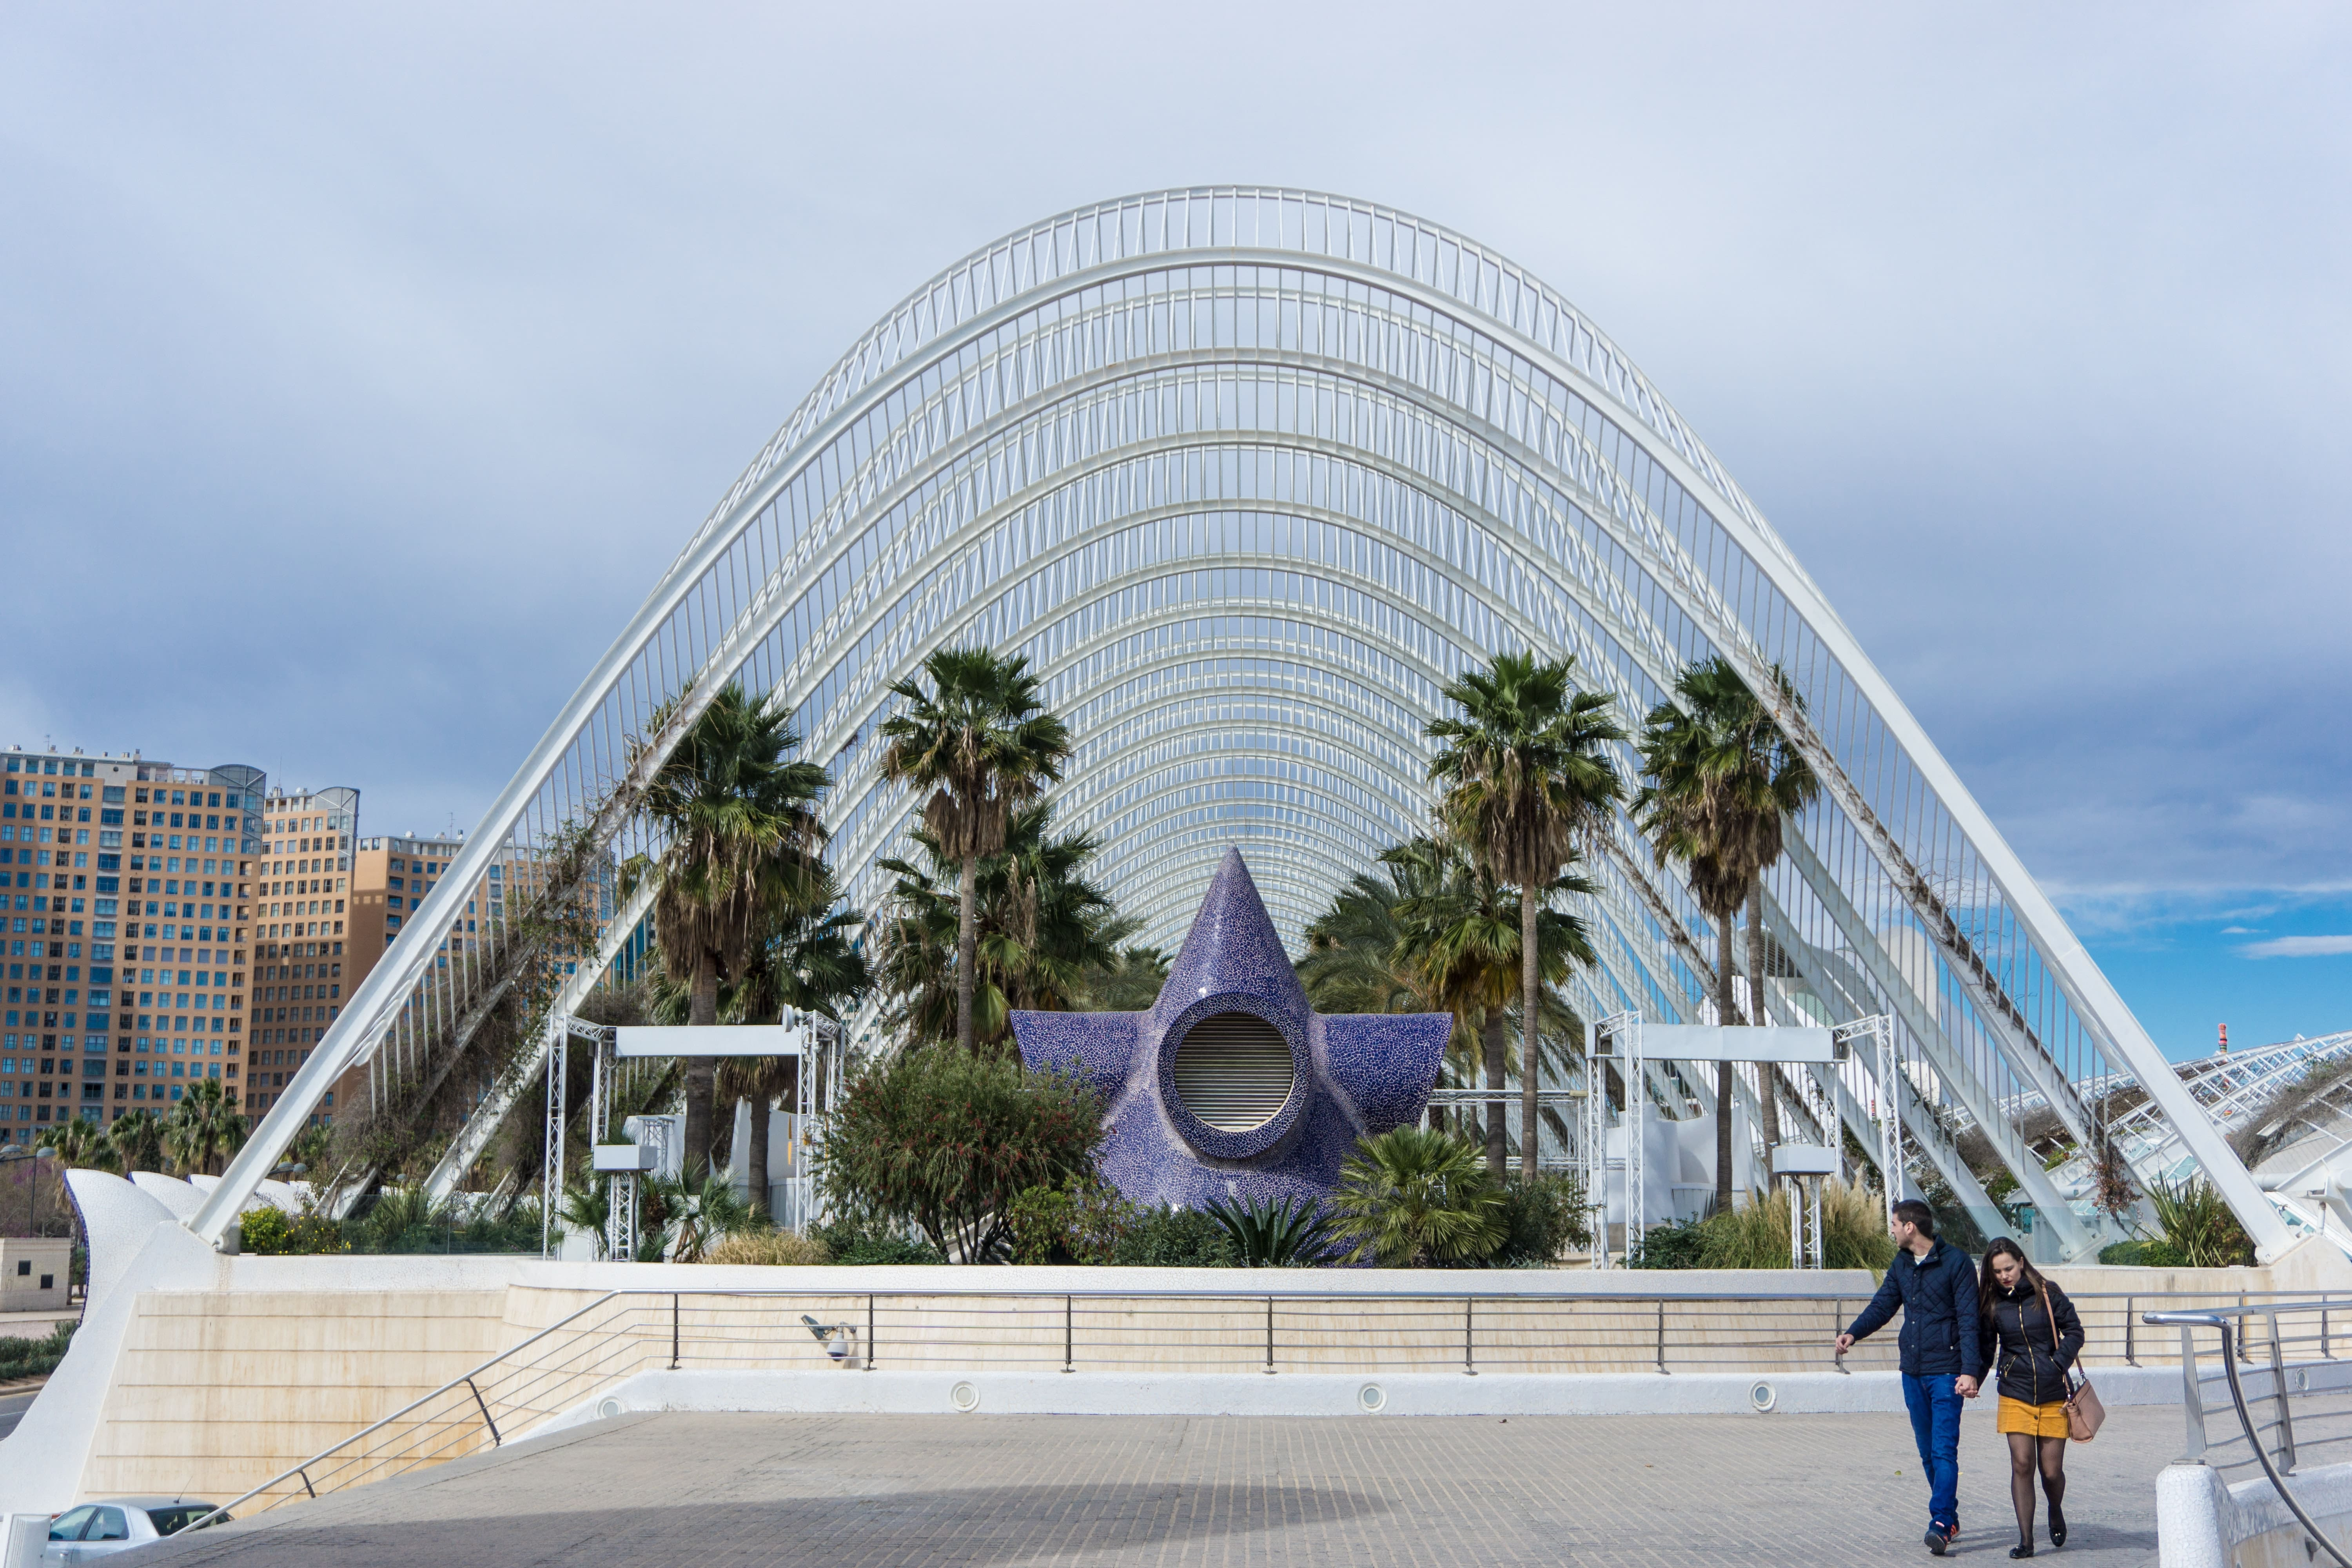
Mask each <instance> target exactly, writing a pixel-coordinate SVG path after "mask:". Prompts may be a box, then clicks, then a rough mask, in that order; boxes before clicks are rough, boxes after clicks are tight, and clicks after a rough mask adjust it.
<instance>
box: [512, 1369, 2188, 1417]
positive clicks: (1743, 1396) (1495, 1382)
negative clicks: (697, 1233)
mask: <svg viewBox="0 0 2352 1568" xmlns="http://www.w3.org/2000/svg"><path fill="white" fill-rule="evenodd" d="M1368 1388H1370V1389H1376V1390H1378V1391H1379V1393H1378V1405H1377V1409H1375V1408H1373V1407H1371V1406H1370V1405H1367V1403H1366V1395H1365V1390H1366V1389H1368ZM959 1389H962V1390H967V1391H969V1393H968V1394H966V1395H965V1398H964V1399H962V1400H960V1399H959V1398H958V1390H959ZM1759 1390H1760V1391H1762V1392H1759ZM2099 1393H2100V1394H2101V1395H2102V1396H2103V1397H2104V1398H2105V1400H2106V1402H2107V1403H2108V1404H2109V1405H2167V1404H2174V1403H2177V1402H2178V1401H2179V1397H2180V1374H2179V1373H2177V1372H2173V1371H2170V1370H2169V1369H2158V1368H2148V1369H2146V1370H2144V1371H2135V1370H2134V1369H2131V1368H2127V1367H2126V1368H2102V1369H2101V1370H2100V1373H2099ZM972 1396H976V1397H977V1399H978V1401H979V1403H978V1404H977V1405H972V1404H969V1403H967V1402H966V1401H968V1400H969V1399H970V1398H971V1397H972ZM1903 1407H1904V1406H1903V1385H1902V1382H1901V1380H1900V1379H1899V1378H1898V1377H1897V1376H1896V1374H1895V1373H1891V1372H1858V1373H1834V1372H1792V1373H1675V1374H1673V1375H1672V1376H1660V1375H1659V1374H1657V1373H1549V1374H1546V1373H1481V1374H1480V1375H1478V1376H1476V1377H1465V1376H1464V1375H1463V1374H1462V1373H1429V1372H1420V1373H1377V1372H1367V1373H1302V1372H1284V1373H1276V1374H1275V1375H1273V1376H1271V1377H1269V1376H1267V1375H1265V1373H1107V1372H1076V1373H1062V1372H991V1371H989V1370H987V1369H986V1368H985V1367H970V1368H965V1369H962V1370H955V1369H950V1368H941V1369H939V1370H936V1371H929V1370H927V1371H919V1372H893V1371H891V1370H889V1368H888V1366H887V1357H886V1359H885V1364H884V1366H882V1367H881V1368H879V1369H877V1370H876V1371H873V1372H862V1371H854V1370H849V1369H844V1368H827V1369H824V1370H823V1371H815V1372H740V1371H721V1372H696V1371H686V1372H643V1373H636V1374H635V1375H634V1376H632V1377H628V1378H625V1379H623V1380H622V1381H621V1382H619V1383H617V1384H614V1385H613V1386H612V1387H610V1388H607V1389H605V1390H604V1391H603V1392H601V1393H599V1394H597V1395H596V1396H595V1397H593V1398H592V1399H589V1400H586V1401H583V1403H582V1404H580V1405H577V1406H575V1407H573V1408H572V1409H571V1410H568V1411H566V1412H564V1413H563V1414H562V1415H558V1416H556V1417H554V1418H552V1419H551V1420H550V1421H548V1422H547V1423H546V1424H544V1425H543V1426H540V1427H538V1428H536V1429H535V1431H534V1432H533V1433H532V1436H537V1435H539V1434H540V1433H546V1432H556V1431H562V1430H563V1429H564V1428H566V1427H570V1426H580V1425H582V1424H583V1423H585V1422H589V1421H594V1420H598V1419H601V1418H605V1417H609V1416H611V1415H637V1414H643V1413H646V1412H651V1411H672V1410H676V1411H772V1412H776V1413H778V1414H791V1415H939V1414H942V1413H952V1412H955V1411H959V1410H967V1409H970V1410H980V1411H986V1412H990V1413H993V1414H997V1415H1374V1414H1377V1415H1740V1414H1754V1415H1767V1414H1776V1413H1777V1414H1786V1415H1834V1414H1840V1413H1848V1412H1857V1411H1874V1412H1880V1413H1884V1414H1888V1415H1894V1414H1899V1413H1900V1412H1901V1411H1902V1410H1903Z"/></svg>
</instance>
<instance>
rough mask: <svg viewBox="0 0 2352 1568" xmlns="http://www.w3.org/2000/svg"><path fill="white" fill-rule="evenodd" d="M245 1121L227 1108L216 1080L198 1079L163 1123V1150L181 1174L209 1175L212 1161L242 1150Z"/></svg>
mask: <svg viewBox="0 0 2352 1568" xmlns="http://www.w3.org/2000/svg"><path fill="white" fill-rule="evenodd" d="M245 1133H246V1124H245V1118H244V1117H242V1116H240V1115H238V1114H237V1113H236V1111H235V1110H232V1109H231V1108H230V1105H229V1100H228V1097H227V1096H226V1094H224V1093H223V1092H222V1091H221V1086H220V1083H219V1080H217V1079H209V1078H207V1079H198V1080H197V1081H196V1082H194V1083H192V1084H190V1085H188V1092H187V1095H186V1096H185V1098H184V1099H183V1100H181V1101H180V1103H179V1104H177V1105H175V1106H173V1107H172V1114H171V1116H170V1117H169V1118H168V1119H167V1120H166V1121H164V1123H163V1147H164V1149H165V1150H166V1151H167V1152H169V1153H170V1154H171V1156H172V1163H173V1164H174V1165H177V1166H178V1167H179V1168H180V1170H181V1173H183V1174H185V1173H189V1172H197V1173H203V1174H205V1175H209V1174H211V1173H212V1169H213V1162H214V1161H215V1160H216V1159H226V1158H227V1157H228V1156H229V1155H231V1154H234V1153H236V1152H237V1151H238V1150H239V1149H242V1148H244V1147H245Z"/></svg>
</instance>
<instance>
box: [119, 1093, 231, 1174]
mask: <svg viewBox="0 0 2352 1568" xmlns="http://www.w3.org/2000/svg"><path fill="white" fill-rule="evenodd" d="M211 1081H212V1080H211V1079H205V1082H207V1083H209V1082H211ZM106 1141H107V1142H109V1143H111V1144H113V1145H114V1152H115V1155H116V1157H117V1158H118V1159H120V1160H121V1163H122V1169H123V1173H125V1174H126V1175H127V1174H129V1173H131V1172H132V1171H160V1170H162V1169H163V1118H162V1117H160V1116H157V1115H156V1114H155V1113H154V1112H153V1111H152V1110H134V1111H131V1113H130V1114H129V1115H127V1116H118V1117H116V1118H115V1119H114V1121H113V1123H112V1124H111V1125H110V1126H109V1127H108V1128H107V1130H106Z"/></svg>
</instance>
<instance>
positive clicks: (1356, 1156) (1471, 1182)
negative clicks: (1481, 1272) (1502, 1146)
mask: <svg viewBox="0 0 2352 1568" xmlns="http://www.w3.org/2000/svg"><path fill="white" fill-rule="evenodd" d="M1331 1212H1332V1214H1333V1215H1335V1216H1336V1217H1337V1219H1338V1221H1339V1235H1340V1237H1341V1238H1342V1239H1343V1240H1345V1241H1347V1242H1348V1243H1349V1244H1351V1245H1352V1247H1353V1248H1354V1250H1353V1252H1352V1253H1351V1254H1350V1257H1351V1258H1354V1259H1357V1260H1361V1259H1363V1258H1371V1259H1374V1260H1375V1261H1377V1262H1378V1263H1379V1264H1380V1265H1381V1267H1382V1268H1431V1267H1434V1266H1444V1265H1451V1266H1460V1265H1464V1264H1474V1263H1483V1262H1485V1261H1486V1259H1487V1258H1491V1257H1493V1256H1494V1255H1495V1253H1496V1250H1497V1249H1498V1248H1500V1247H1502V1245H1503V1241H1504V1230H1503V1194H1502V1193H1501V1191H1500V1190H1499V1189H1498V1188H1497V1187H1496V1184H1495V1181H1494V1178H1493V1177H1491V1176H1490V1175H1488V1174H1487V1173H1486V1154H1485V1152H1484V1151H1483V1150H1481V1149H1479V1148H1478V1147H1477V1146H1476V1145H1475V1144H1473V1143H1472V1142H1470V1141H1469V1140H1468V1139H1466V1138H1457V1137H1455V1136H1454V1135H1453V1134H1452V1133H1450V1132H1440V1131H1436V1130H1434V1129H1430V1128H1419V1127H1399V1128H1396V1129H1394V1130H1392V1131H1387V1132H1383V1133H1381V1135H1380V1136H1379V1137H1377V1138H1360V1139H1358V1140H1357V1141H1356V1152H1354V1153H1353V1154H1351V1155H1349V1157H1348V1159H1347V1161H1346V1163H1343V1164H1342V1165H1341V1166H1340V1167H1339V1191H1338V1192H1336V1193H1334V1194H1332V1196H1331Z"/></svg>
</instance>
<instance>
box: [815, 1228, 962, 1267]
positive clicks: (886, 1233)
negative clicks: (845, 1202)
mask: <svg viewBox="0 0 2352 1568" xmlns="http://www.w3.org/2000/svg"><path fill="white" fill-rule="evenodd" d="M810 1234H811V1235H812V1236H814V1237H815V1238H816V1240H817V1242H818V1243H819V1245H821V1246H823V1247H824V1249H825V1251H826V1252H827V1253H829V1254H831V1256H832V1258H833V1261H834V1262H835V1263H838V1264H842V1265H844V1266H845V1267H850V1268H864V1267H867V1266H871V1265H876V1264H907V1263H945V1262H946V1261H947V1258H945V1257H944V1256H942V1255H941V1254H940V1249H939V1248H938V1247H933V1246H932V1245H931V1244H930V1243H929V1242H926V1241H915V1240H912V1239H910V1238H908V1236H907V1234H906V1233H905V1232H904V1231H894V1230H891V1229H888V1228H887V1227H886V1226H883V1225H881V1224H878V1223H877V1222H876V1221H874V1220H872V1219H871V1218H870V1217H853V1218H848V1219H843V1220H837V1221H835V1222H833V1223H830V1224H826V1225H822V1226H817V1227H816V1229H815V1230H814V1231H812V1232H811V1233H810Z"/></svg>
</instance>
